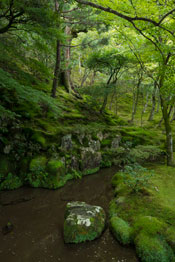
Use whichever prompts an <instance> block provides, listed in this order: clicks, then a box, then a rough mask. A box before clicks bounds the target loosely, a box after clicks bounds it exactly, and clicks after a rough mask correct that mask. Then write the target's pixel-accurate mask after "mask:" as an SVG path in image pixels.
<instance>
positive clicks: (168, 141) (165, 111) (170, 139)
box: [159, 53, 174, 166]
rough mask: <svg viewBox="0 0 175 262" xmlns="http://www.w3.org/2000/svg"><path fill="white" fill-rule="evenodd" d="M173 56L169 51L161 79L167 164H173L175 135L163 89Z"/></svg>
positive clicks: (160, 87) (160, 88)
mask: <svg viewBox="0 0 175 262" xmlns="http://www.w3.org/2000/svg"><path fill="white" fill-rule="evenodd" d="M170 57H171V53H168V55H167V57H166V59H165V61H164V63H163V65H162V74H161V76H160V80H159V91H160V102H161V109H162V115H163V119H164V124H165V132H166V152H167V165H168V166H173V165H174V163H173V137H172V128H171V124H170V111H168V103H167V100H166V98H164V97H163V95H162V93H161V90H162V88H163V84H164V79H165V72H166V68H167V65H168V61H169V59H170Z"/></svg>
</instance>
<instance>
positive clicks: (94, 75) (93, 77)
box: [90, 71, 97, 86]
mask: <svg viewBox="0 0 175 262" xmlns="http://www.w3.org/2000/svg"><path fill="white" fill-rule="evenodd" d="M96 73H97V72H96V71H94V72H93V75H92V78H91V82H90V86H92V85H93V84H94V81H95V77H96Z"/></svg>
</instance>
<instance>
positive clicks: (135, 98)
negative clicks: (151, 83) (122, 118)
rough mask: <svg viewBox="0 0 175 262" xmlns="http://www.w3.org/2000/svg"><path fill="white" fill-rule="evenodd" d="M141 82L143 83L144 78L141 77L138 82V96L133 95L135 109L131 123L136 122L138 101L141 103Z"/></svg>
mask: <svg viewBox="0 0 175 262" xmlns="http://www.w3.org/2000/svg"><path fill="white" fill-rule="evenodd" d="M141 81H142V77H140V78H139V80H138V83H137V88H136V94H133V109H132V116H131V120H130V123H133V122H134V118H135V115H136V112H137V105H138V101H139V94H140V84H141Z"/></svg>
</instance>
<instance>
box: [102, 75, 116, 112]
mask: <svg viewBox="0 0 175 262" xmlns="http://www.w3.org/2000/svg"><path fill="white" fill-rule="evenodd" d="M114 73H115V72H112V73H111V75H110V77H109V79H108V82H107V85H106V89H108V88H109V84H110V82H111V79H112V77H113V75H114ZM116 81H117V79H116ZM107 103H108V92H106V93H105V97H104V100H103V104H102V107H101V109H100V113H101V114H102V113H103V112H104V110H105V108H106V105H107Z"/></svg>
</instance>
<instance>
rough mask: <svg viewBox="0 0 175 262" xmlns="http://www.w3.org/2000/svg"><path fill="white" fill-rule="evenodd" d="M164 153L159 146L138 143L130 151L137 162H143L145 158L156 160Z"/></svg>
mask: <svg viewBox="0 0 175 262" xmlns="http://www.w3.org/2000/svg"><path fill="white" fill-rule="evenodd" d="M161 154H162V150H161V149H160V148H159V147H157V146H151V145H146V146H144V145H138V146H136V147H135V148H132V149H131V151H130V157H131V158H132V159H133V160H134V161H136V162H143V161H145V160H149V161H153V160H156V159H157V158H158V157H160V155H161Z"/></svg>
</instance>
